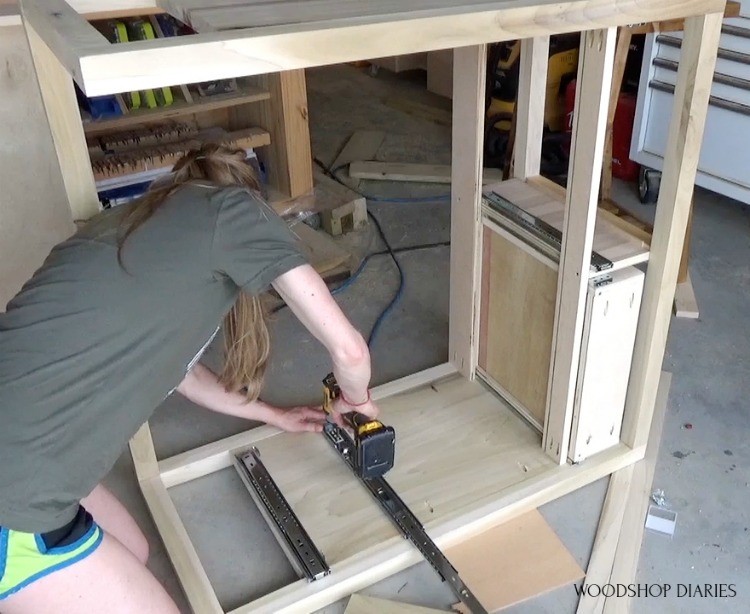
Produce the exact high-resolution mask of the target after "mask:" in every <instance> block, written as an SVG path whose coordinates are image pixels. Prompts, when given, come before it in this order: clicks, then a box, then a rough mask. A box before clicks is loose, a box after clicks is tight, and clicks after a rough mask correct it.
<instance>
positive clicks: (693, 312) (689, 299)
mask: <svg viewBox="0 0 750 614" xmlns="http://www.w3.org/2000/svg"><path fill="white" fill-rule="evenodd" d="M674 314H675V316H677V317H678V318H688V319H690V320H697V319H698V318H700V317H701V314H700V310H699V309H698V301H697V300H696V298H695V291H694V290H693V282H692V280H691V279H690V273H688V274H687V279H685V281H683V282H682V283H678V284H677V288H676V290H675V293H674Z"/></svg>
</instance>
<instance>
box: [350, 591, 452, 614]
mask: <svg viewBox="0 0 750 614" xmlns="http://www.w3.org/2000/svg"><path fill="white" fill-rule="evenodd" d="M439 612H445V610H435V609H433V608H423V607H420V606H417V605H411V604H409V603H401V602H399V601H390V600H386V599H376V598H375V597H366V596H365V595H352V597H351V599H349V603H348V604H347V606H346V610H345V611H344V614H438V613H439Z"/></svg>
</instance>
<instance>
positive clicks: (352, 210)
mask: <svg viewBox="0 0 750 614" xmlns="http://www.w3.org/2000/svg"><path fill="white" fill-rule="evenodd" d="M313 181H314V182H315V208H316V210H318V211H320V218H321V223H322V225H323V229H324V230H325V231H326V232H327V233H328V234H329V235H332V236H334V237H335V236H338V235H342V234H346V233H348V232H352V231H354V230H362V229H363V228H364V227H365V226H367V200H366V199H365V197H364V196H361V195H360V194H358V193H357V192H355V191H353V190H350V189H349V188H347V187H346V186H345V185H341V184H340V183H339V182H338V181H336V180H335V179H332V178H331V177H329V176H328V175H325V174H324V173H322V172H321V171H316V172H314V173H313Z"/></svg>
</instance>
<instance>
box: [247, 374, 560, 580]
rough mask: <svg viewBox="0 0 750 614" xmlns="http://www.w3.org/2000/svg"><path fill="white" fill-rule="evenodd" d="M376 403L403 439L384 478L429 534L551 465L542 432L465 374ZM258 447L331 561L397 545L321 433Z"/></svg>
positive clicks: (367, 496)
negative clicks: (394, 462)
mask: <svg viewBox="0 0 750 614" xmlns="http://www.w3.org/2000/svg"><path fill="white" fill-rule="evenodd" d="M380 405H381V408H382V412H383V413H382V419H383V420H384V421H385V422H386V423H387V424H391V425H393V426H394V428H395V429H396V436H397V442H396V445H397V448H396V465H395V467H394V469H393V470H392V471H391V472H390V473H389V474H388V475H387V479H388V481H389V482H390V483H391V485H392V486H393V487H394V488H395V489H396V491H397V492H398V493H399V495H400V496H401V497H402V498H403V499H404V501H405V502H406V504H407V505H408V506H409V507H410V508H411V509H412V511H413V512H414V513H415V514H416V515H417V516H418V517H419V520H420V521H421V522H422V523H423V524H424V525H425V526H426V527H427V528H428V529H429V528H430V526H433V525H436V524H439V523H442V522H445V521H446V520H449V519H450V518H452V517H455V516H457V515H459V514H462V513H466V512H467V511H469V510H471V509H476V508H478V507H481V506H482V505H483V504H485V503H487V502H489V501H492V500H494V499H497V498H498V496H499V495H500V494H501V493H502V492H503V491H504V490H505V489H507V488H509V487H511V486H514V485H517V484H519V483H521V482H523V481H525V480H527V479H529V478H531V477H534V476H536V475H539V474H541V473H544V472H545V471H546V470H548V469H550V468H551V467H553V466H554V463H553V462H552V460H551V459H549V458H548V457H547V456H546V455H545V454H544V452H543V451H542V449H541V439H540V436H539V434H538V433H536V432H535V431H534V430H533V429H531V428H530V427H529V426H527V425H526V424H525V423H524V422H523V421H522V420H521V419H520V418H518V417H517V416H516V415H515V413H513V411H512V410H510V409H509V408H508V407H507V406H506V405H505V404H504V403H503V402H502V401H500V400H499V399H498V398H497V397H496V396H495V395H494V394H493V393H491V392H489V391H488V390H487V389H486V388H484V387H483V386H482V385H481V384H479V383H477V382H469V381H467V380H465V379H464V378H462V377H460V376H454V377H452V378H449V379H446V380H443V381H440V382H437V383H435V384H433V385H431V386H426V387H424V388H420V389H417V390H415V391H412V392H406V393H404V394H401V395H398V396H395V397H391V398H388V399H385V400H383V401H381V402H380ZM257 446H258V448H259V449H260V452H261V458H262V459H263V462H264V463H265V464H266V467H267V468H268V470H269V471H270V472H271V475H272V476H273V477H274V479H275V480H276V482H277V483H278V485H279V487H280V488H281V490H282V491H283V493H284V495H285V496H286V498H287V500H288V501H289V503H290V504H291V506H292V507H293V508H294V510H295V512H296V513H297V515H298V516H299V518H300V520H301V522H302V523H303V525H304V526H305V528H306V529H307V531H308V533H309V534H310V536H311V537H312V539H313V540H314V541H315V543H316V545H317V546H318V548H319V549H320V550H321V551H322V552H323V553H324V555H325V556H326V560H327V561H328V563H329V564H330V565H332V566H335V565H337V564H339V563H341V562H343V561H346V560H347V559H349V558H351V557H355V556H356V555H358V554H361V553H362V552H364V551H365V550H367V549H368V548H371V547H373V546H377V545H381V544H383V543H384V542H387V541H388V540H390V539H391V538H393V539H398V540H400V539H401V537H399V535H398V533H397V532H396V530H395V528H393V526H392V525H391V523H390V522H389V520H388V519H387V518H386V517H385V516H384V514H383V513H382V512H381V511H380V509H379V508H378V507H377V505H376V504H375V503H374V501H373V500H372V498H371V496H370V494H369V493H368V492H367V491H366V490H365V489H364V488H363V487H362V485H361V484H360V483H359V481H358V480H357V479H356V478H355V477H354V476H353V475H352V474H351V472H350V471H349V470H348V469H347V468H346V467H345V466H344V464H343V463H342V461H341V460H340V459H339V458H338V457H337V456H336V454H335V453H334V452H333V450H332V449H331V448H330V446H329V445H328V443H327V442H326V441H325V440H324V439H323V437H320V436H314V435H309V434H302V435H300V434H291V433H281V434H278V435H275V436H273V437H269V438H267V439H264V440H262V441H260V442H258V444H257ZM363 527H367V530H363Z"/></svg>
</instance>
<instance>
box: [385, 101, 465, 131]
mask: <svg viewBox="0 0 750 614" xmlns="http://www.w3.org/2000/svg"><path fill="white" fill-rule="evenodd" d="M382 102H383V104H384V105H386V106H388V107H391V108H392V109H396V110H397V111H402V112H404V113H408V114H409V115H413V116H414V117H418V118H420V119H424V120H426V121H429V122H432V123H434V124H438V125H440V126H452V125H453V113H452V112H451V111H450V109H448V108H441V107H438V106H434V105H430V104H424V103H423V102H416V101H415V100H409V99H407V98H385V99H384V100H383V101H382Z"/></svg>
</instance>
